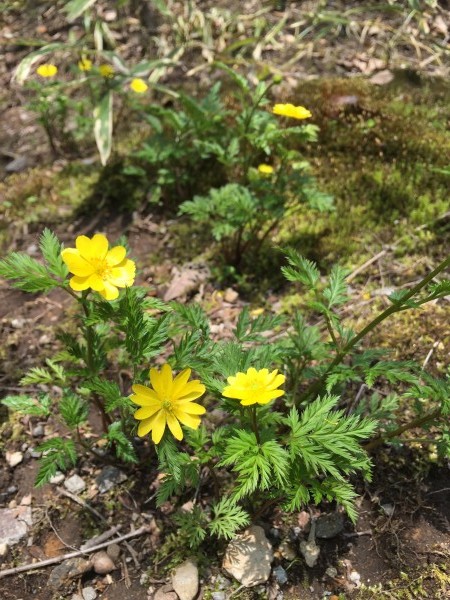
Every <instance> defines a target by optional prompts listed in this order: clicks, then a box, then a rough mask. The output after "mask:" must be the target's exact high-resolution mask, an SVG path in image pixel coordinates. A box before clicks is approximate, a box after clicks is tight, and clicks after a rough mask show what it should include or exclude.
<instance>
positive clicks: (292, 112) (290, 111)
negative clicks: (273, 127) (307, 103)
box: [273, 104, 312, 119]
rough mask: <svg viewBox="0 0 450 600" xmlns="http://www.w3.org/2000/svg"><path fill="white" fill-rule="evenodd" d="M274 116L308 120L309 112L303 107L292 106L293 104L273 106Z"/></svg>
mask: <svg viewBox="0 0 450 600" xmlns="http://www.w3.org/2000/svg"><path fill="white" fill-rule="evenodd" d="M273 113H274V114H275V115H281V116H282V117H292V118H293V119H309V117H312V114H311V112H310V111H309V110H308V109H307V108H305V107H304V106H294V105H293V104H275V106H274V107H273Z"/></svg>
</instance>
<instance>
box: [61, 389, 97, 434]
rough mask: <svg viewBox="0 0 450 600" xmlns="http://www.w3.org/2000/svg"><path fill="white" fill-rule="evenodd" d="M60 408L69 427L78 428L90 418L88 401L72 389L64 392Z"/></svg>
mask: <svg viewBox="0 0 450 600" xmlns="http://www.w3.org/2000/svg"><path fill="white" fill-rule="evenodd" d="M58 409H59V412H60V413H61V416H62V418H63V419H64V422H65V424H66V425H67V427H69V429H77V428H78V427H79V426H80V425H81V424H82V423H83V422H84V421H86V420H87V418H88V410H89V408H88V405H87V403H86V402H85V401H84V400H83V399H81V398H79V397H78V396H76V395H75V394H74V393H72V392H70V391H69V392H66V393H65V394H64V396H63V397H62V399H61V401H60V403H59V406H58Z"/></svg>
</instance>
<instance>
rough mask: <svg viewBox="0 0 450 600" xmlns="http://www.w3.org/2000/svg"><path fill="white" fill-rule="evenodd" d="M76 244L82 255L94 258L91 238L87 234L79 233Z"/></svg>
mask: <svg viewBox="0 0 450 600" xmlns="http://www.w3.org/2000/svg"><path fill="white" fill-rule="evenodd" d="M75 246H76V247H77V250H78V252H79V253H80V254H81V255H82V256H84V257H85V258H87V259H89V258H92V256H93V254H92V252H91V240H90V239H89V238H88V237H87V236H86V235H79V236H78V237H77V239H76V240H75Z"/></svg>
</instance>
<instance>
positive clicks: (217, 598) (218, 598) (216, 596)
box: [211, 592, 226, 600]
mask: <svg viewBox="0 0 450 600" xmlns="http://www.w3.org/2000/svg"><path fill="white" fill-rule="evenodd" d="M211 598H212V600H225V599H226V594H225V592H213V593H212V594H211Z"/></svg>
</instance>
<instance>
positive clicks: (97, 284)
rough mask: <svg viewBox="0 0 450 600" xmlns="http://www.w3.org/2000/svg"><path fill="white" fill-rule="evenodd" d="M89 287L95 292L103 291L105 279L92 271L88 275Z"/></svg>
mask: <svg viewBox="0 0 450 600" xmlns="http://www.w3.org/2000/svg"><path fill="white" fill-rule="evenodd" d="M88 281H89V287H91V288H92V289H93V290H94V291H95V292H103V290H104V289H105V281H104V280H103V279H102V278H101V277H100V276H99V275H97V273H92V275H91V276H90V277H89V280H88Z"/></svg>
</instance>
